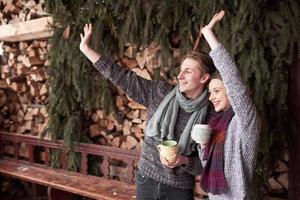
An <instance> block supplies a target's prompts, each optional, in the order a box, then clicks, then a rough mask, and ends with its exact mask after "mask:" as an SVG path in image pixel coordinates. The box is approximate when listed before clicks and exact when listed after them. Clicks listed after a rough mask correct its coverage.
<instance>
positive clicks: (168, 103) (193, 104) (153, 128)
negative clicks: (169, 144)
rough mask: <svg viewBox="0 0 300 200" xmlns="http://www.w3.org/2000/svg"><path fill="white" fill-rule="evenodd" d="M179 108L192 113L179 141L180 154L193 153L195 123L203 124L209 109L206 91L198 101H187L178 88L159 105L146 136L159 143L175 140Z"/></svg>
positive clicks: (148, 126) (149, 123)
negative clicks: (192, 136)
mask: <svg viewBox="0 0 300 200" xmlns="http://www.w3.org/2000/svg"><path fill="white" fill-rule="evenodd" d="M179 106H180V107H181V108H182V109H184V110H185V111H186V112H188V113H192V115H191V117H190V119H189V120H188V122H187V124H186V126H185V128H184V130H183V132H182V134H181V136H180V138H179V141H178V149H179V154H181V155H190V154H191V153H192V149H191V144H192V142H193V141H192V139H191V137H190V135H191V129H192V127H193V125H194V124H195V123H203V122H204V120H205V117H206V113H207V108H208V94H207V90H206V89H205V90H204V91H203V93H202V94H201V95H200V96H199V97H198V98H197V99H193V100H190V99H187V98H186V97H185V96H184V95H183V94H182V93H181V92H180V91H179V88H178V86H176V87H175V88H174V89H173V90H172V91H171V92H170V93H169V94H168V95H167V96H166V97H165V98H164V99H163V100H162V102H161V103H160V104H159V106H158V108H157V110H156V112H155V113H154V115H153V116H152V117H151V119H150V120H149V122H148V125H147V127H146V135H147V136H149V137H154V138H155V140H157V141H162V140H165V139H174V138H175V137H174V127H175V123H176V121H177V115H178V111H179Z"/></svg>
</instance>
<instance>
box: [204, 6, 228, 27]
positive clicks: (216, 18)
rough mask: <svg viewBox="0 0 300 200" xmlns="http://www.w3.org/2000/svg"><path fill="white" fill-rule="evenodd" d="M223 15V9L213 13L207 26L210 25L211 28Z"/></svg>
mask: <svg viewBox="0 0 300 200" xmlns="http://www.w3.org/2000/svg"><path fill="white" fill-rule="evenodd" d="M224 15H225V11H224V10H221V11H220V12H218V13H217V14H215V15H214V17H213V18H212V19H211V21H210V22H209V24H208V27H210V28H211V29H212V28H213V27H214V26H215V24H216V23H217V22H219V21H221V19H222V18H223V17H224Z"/></svg>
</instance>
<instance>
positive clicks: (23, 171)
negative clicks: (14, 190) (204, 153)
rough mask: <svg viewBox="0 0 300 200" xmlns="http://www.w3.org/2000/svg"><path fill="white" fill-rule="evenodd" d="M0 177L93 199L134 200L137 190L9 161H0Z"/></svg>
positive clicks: (78, 175) (87, 176) (117, 182)
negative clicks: (5, 176) (8, 177)
mask: <svg viewBox="0 0 300 200" xmlns="http://www.w3.org/2000/svg"><path fill="white" fill-rule="evenodd" d="M0 173H1V174H3V175H7V176H11V177H14V178H17V179H21V180H24V181H28V182H32V183H36V184H39V185H44V186H48V187H52V188H55V189H58V190H62V191H67V192H71V193H74V194H78V195H81V196H85V197H89V198H93V199H104V200H109V199H116V200H127V199H128V200H132V199H135V198H136V196H135V191H136V186H135V185H133V184H126V183H124V182H119V181H115V180H108V179H105V178H101V177H95V176H90V175H82V174H80V173H76V172H69V171H66V170H62V169H53V168H47V167H43V166H33V165H32V164H30V165H28V164H25V163H22V162H17V161H14V160H10V159H4V158H2V159H0Z"/></svg>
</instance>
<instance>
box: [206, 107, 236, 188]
mask: <svg viewBox="0 0 300 200" xmlns="http://www.w3.org/2000/svg"><path fill="white" fill-rule="evenodd" d="M233 115H234V112H233V110H232V108H231V107H230V108H228V109H227V110H225V111H224V112H222V113H220V114H218V115H217V116H216V117H214V118H212V119H211V120H209V122H208V124H209V125H210V126H211V127H212V138H211V139H210V141H209V144H208V146H207V147H206V148H205V151H204V156H203V159H204V160H207V161H206V165H205V167H204V169H203V173H202V175H201V180H200V186H201V188H202V189H203V190H204V191H206V192H209V193H212V194H223V193H225V192H226V191H227V184H226V179H225V175H224V142H225V136H226V130H227V127H228V125H229V123H230V121H231V119H232V117H233Z"/></svg>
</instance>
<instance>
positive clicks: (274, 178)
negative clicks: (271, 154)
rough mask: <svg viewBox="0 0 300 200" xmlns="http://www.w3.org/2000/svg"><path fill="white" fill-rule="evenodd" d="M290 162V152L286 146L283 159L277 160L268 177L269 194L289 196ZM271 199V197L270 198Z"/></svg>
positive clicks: (267, 190) (267, 189)
mask: <svg viewBox="0 0 300 200" xmlns="http://www.w3.org/2000/svg"><path fill="white" fill-rule="evenodd" d="M288 162H289V152H288V149H287V145H286V148H285V150H284V154H283V158H282V160H277V161H276V165H275V168H274V170H273V171H272V173H270V174H271V176H270V178H269V179H268V185H267V188H265V189H266V191H265V192H266V193H267V194H268V195H269V196H275V197H287V195H288V187H289V185H288V179H289V177H288V176H289V175H288V171H289V169H288ZM270 200H271V199H270Z"/></svg>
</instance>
